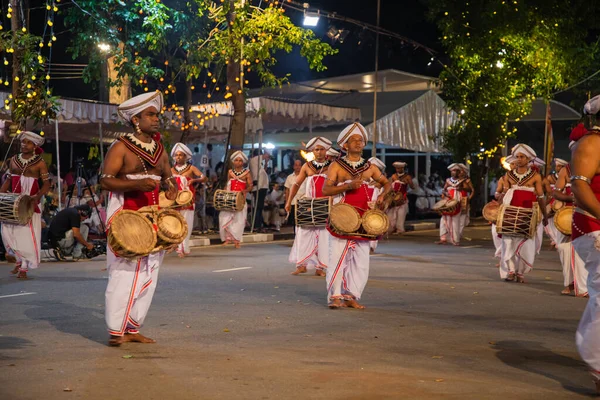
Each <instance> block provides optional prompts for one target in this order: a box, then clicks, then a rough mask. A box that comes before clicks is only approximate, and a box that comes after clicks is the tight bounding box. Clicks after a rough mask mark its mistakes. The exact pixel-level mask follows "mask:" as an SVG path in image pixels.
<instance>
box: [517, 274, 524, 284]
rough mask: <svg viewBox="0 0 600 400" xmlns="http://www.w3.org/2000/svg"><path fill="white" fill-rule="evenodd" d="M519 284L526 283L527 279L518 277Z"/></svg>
mask: <svg viewBox="0 0 600 400" xmlns="http://www.w3.org/2000/svg"><path fill="white" fill-rule="evenodd" d="M517 283H525V277H523V276H519V275H517Z"/></svg>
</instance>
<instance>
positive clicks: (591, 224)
mask: <svg viewBox="0 0 600 400" xmlns="http://www.w3.org/2000/svg"><path fill="white" fill-rule="evenodd" d="M590 187H591V188H592V191H593V192H594V195H595V196H596V199H597V200H598V201H600V175H596V176H594V178H592V182H591V183H590ZM572 226H573V229H572V232H573V235H572V238H573V240H575V239H577V238H578V237H580V236H583V235H585V234H587V233H590V232H596V231H600V220H597V219H596V218H594V217H591V216H589V215H584V214H581V213H578V212H575V213H574V214H573V225H572Z"/></svg>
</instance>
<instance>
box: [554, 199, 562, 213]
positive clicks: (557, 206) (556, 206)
mask: <svg viewBox="0 0 600 400" xmlns="http://www.w3.org/2000/svg"><path fill="white" fill-rule="evenodd" d="M564 206H565V203H563V202H562V201H560V200H554V201H553V202H552V209H553V210H554V211H558V210H560V209H561V208H563V207H564Z"/></svg>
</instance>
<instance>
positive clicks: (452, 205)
mask: <svg viewBox="0 0 600 400" xmlns="http://www.w3.org/2000/svg"><path fill="white" fill-rule="evenodd" d="M432 210H433V211H436V212H438V213H440V214H441V215H450V216H452V215H456V214H458V213H459V211H460V202H459V201H458V200H455V199H442V200H440V201H438V202H437V203H435V204H434V205H433V207H432Z"/></svg>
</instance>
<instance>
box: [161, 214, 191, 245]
mask: <svg viewBox="0 0 600 400" xmlns="http://www.w3.org/2000/svg"><path fill="white" fill-rule="evenodd" d="M154 221H155V224H156V226H157V227H158V232H157V235H158V240H157V241H156V248H155V249H154V251H158V250H163V249H165V248H167V247H170V246H172V245H175V244H180V243H181V242H183V239H185V237H186V236H187V233H188V226H187V222H186V221H185V219H184V218H183V216H182V215H181V214H180V213H179V212H177V211H175V210H170V209H163V210H160V211H158V212H157V213H156V215H155V220H154Z"/></svg>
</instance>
